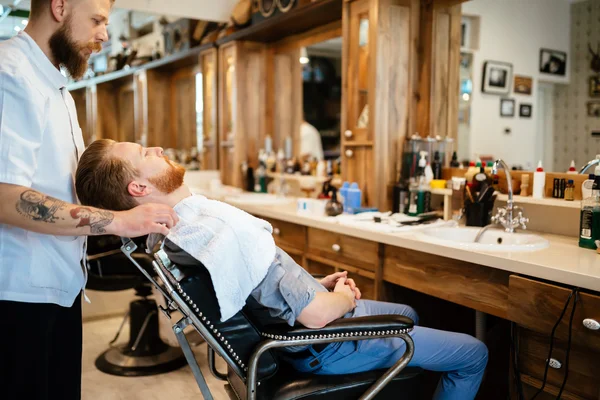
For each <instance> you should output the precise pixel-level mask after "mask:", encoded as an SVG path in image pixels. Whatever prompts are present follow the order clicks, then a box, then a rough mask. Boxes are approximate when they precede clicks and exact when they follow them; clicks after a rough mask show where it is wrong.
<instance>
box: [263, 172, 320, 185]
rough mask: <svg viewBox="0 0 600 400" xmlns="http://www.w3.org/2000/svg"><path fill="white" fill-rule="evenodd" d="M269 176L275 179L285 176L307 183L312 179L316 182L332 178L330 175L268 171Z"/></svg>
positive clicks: (288, 178) (288, 179)
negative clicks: (320, 175) (324, 176)
mask: <svg viewBox="0 0 600 400" xmlns="http://www.w3.org/2000/svg"><path fill="white" fill-rule="evenodd" d="M267 176H268V177H269V178H273V179H281V178H282V177H283V178H284V179H285V180H286V181H298V182H305V183H309V182H311V181H312V182H315V183H323V182H326V181H328V180H329V179H331V178H329V177H327V178H322V177H318V176H313V175H297V174H282V173H279V172H267Z"/></svg>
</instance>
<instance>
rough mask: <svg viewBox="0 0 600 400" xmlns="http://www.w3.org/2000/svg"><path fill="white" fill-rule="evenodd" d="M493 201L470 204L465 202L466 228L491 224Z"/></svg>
mask: <svg viewBox="0 0 600 400" xmlns="http://www.w3.org/2000/svg"><path fill="white" fill-rule="evenodd" d="M493 209H494V202H493V201H486V202H477V203H471V202H470V201H466V202H465V216H466V219H467V226H480V227H484V226H487V225H489V224H490V223H491V222H492V210H493Z"/></svg>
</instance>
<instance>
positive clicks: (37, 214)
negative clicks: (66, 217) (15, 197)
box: [17, 190, 66, 223]
mask: <svg viewBox="0 0 600 400" xmlns="http://www.w3.org/2000/svg"><path fill="white" fill-rule="evenodd" d="M65 204H66V203H65V202H64V201H62V200H58V199H55V198H53V197H50V196H46V195H44V194H42V193H39V192H36V191H35V190H26V191H24V192H23V193H21V197H20V199H19V201H18V202H17V212H18V213H19V214H21V215H23V216H25V217H28V218H30V219H32V220H34V221H43V222H49V223H54V221H56V220H57V219H58V217H57V216H55V215H54V214H56V212H57V211H58V210H61V209H63V208H64V207H65Z"/></svg>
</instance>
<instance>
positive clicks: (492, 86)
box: [481, 61, 513, 94]
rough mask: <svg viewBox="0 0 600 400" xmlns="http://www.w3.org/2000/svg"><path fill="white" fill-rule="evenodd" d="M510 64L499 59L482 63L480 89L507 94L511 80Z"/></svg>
mask: <svg viewBox="0 0 600 400" xmlns="http://www.w3.org/2000/svg"><path fill="white" fill-rule="evenodd" d="M512 69H513V67H512V64H509V63H504V62H500V61H486V62H485V63H483V81H482V84H481V91H482V92H483V93H490V94H508V92H509V91H510V83H511V82H512Z"/></svg>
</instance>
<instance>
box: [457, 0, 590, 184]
mask: <svg viewBox="0 0 600 400" xmlns="http://www.w3.org/2000/svg"><path fill="white" fill-rule="evenodd" d="M599 19H600V8H599V7H598V4H597V0H582V1H577V2H567V1H563V0H546V1H542V2H522V1H521V2H519V1H500V2H490V1H488V0H472V1H469V2H466V3H463V4H462V43H461V57H460V80H461V83H460V89H459V93H458V94H457V95H458V96H459V104H460V106H459V115H458V121H457V122H458V138H457V141H458V143H457V150H458V154H459V157H460V159H461V161H462V160H474V159H476V158H477V157H481V158H482V159H483V158H486V159H495V158H502V159H504V160H505V161H506V162H507V163H508V164H509V165H510V166H511V167H514V168H516V169H521V168H522V169H524V170H532V169H534V168H535V167H536V165H537V163H538V161H540V160H541V161H542V162H543V164H544V168H545V170H546V171H554V172H566V171H567V169H568V168H569V166H570V164H571V161H574V162H575V165H576V169H577V170H580V169H581V168H582V167H583V166H584V165H586V163H588V161H590V160H592V159H594V158H595V157H596V154H597V153H600V78H598V77H599V76H600V70H594V68H593V65H592V59H593V58H594V53H597V52H598V50H597V48H598V46H599V43H600V30H598V29H596V28H597V21H598V20H599ZM590 172H593V171H590Z"/></svg>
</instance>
